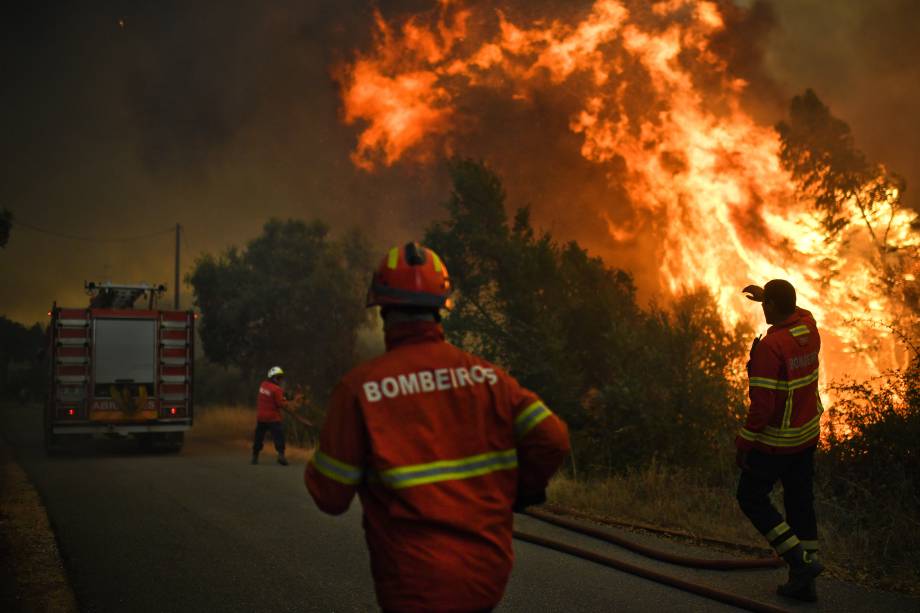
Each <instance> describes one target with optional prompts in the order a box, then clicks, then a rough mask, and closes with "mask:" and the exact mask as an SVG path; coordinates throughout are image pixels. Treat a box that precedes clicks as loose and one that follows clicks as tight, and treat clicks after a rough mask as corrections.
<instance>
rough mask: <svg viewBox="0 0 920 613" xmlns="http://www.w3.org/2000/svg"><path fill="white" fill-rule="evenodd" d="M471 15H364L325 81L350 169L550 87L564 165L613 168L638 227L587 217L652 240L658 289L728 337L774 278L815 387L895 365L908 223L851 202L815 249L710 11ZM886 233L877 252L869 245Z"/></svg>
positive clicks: (371, 164)
mask: <svg viewBox="0 0 920 613" xmlns="http://www.w3.org/2000/svg"><path fill="white" fill-rule="evenodd" d="M473 16H474V14H473V12H472V11H471V10H469V9H466V8H463V7H457V6H453V5H452V4H451V3H450V2H449V1H448V0H442V1H441V2H440V3H439V7H438V9H437V11H436V14H434V15H423V16H415V17H413V18H411V19H408V20H406V21H403V22H402V23H401V24H389V23H387V21H386V20H385V19H384V18H383V17H382V16H381V15H380V14H379V13H378V14H377V15H376V26H377V37H376V44H375V47H374V49H373V50H372V51H370V52H369V53H365V54H359V55H358V56H357V57H356V59H355V61H354V62H353V63H351V64H349V65H348V66H346V67H345V70H344V71H343V74H342V77H341V82H342V95H343V101H344V108H345V120H346V121H347V122H348V123H353V122H364V127H363V129H362V131H361V133H360V136H359V140H358V145H357V148H356V150H355V152H354V154H353V161H354V162H355V164H357V165H358V166H360V167H362V168H365V169H367V170H372V169H374V168H375V167H376V166H378V165H392V164H394V163H395V162H396V161H397V160H400V159H402V158H404V157H406V156H407V155H409V156H412V157H413V158H415V159H425V158H428V157H430V155H431V153H432V152H433V151H437V150H438V148H440V147H444V146H450V137H451V135H456V134H458V133H462V131H463V129H464V123H465V122H467V123H468V122H472V121H474V119H472V118H471V117H470V116H472V117H475V109H474V112H473V113H467V114H466V115H464V114H461V113H459V112H458V109H457V106H456V105H457V101H458V98H459V97H460V96H461V95H463V94H464V92H466V91H468V90H470V89H473V88H491V89H493V90H495V91H497V92H508V95H510V96H512V97H513V98H520V99H525V100H526V99H528V98H529V97H530V95H531V93H532V92H533V91H535V90H536V89H538V88H554V87H555V88H564V89H565V90H566V91H569V92H571V93H572V95H574V96H577V98H578V100H579V107H580V111H579V112H577V113H575V114H574V116H572V117H571V118H570V123H569V127H570V129H571V130H572V131H573V132H574V133H576V134H578V135H580V136H581V137H582V138H583V144H582V147H581V154H582V155H583V156H584V157H585V158H586V159H587V160H590V161H592V162H595V163H597V164H601V165H609V167H610V168H611V169H612V168H614V167H616V168H619V169H622V168H623V167H624V166H625V171H622V170H621V171H618V172H617V173H616V178H617V180H618V181H621V182H622V183H623V187H624V188H625V189H626V190H627V193H628V194H629V197H630V200H631V201H632V204H633V206H634V207H635V208H636V210H637V211H638V212H639V214H638V215H634V216H633V217H632V219H633V221H632V222H630V223H629V224H628V225H624V224H618V223H615V222H614V221H612V216H610V215H607V211H606V209H605V203H603V202H599V203H597V207H598V210H599V214H600V215H601V217H603V218H605V219H607V220H608V226H609V231H610V235H611V237H612V239H613V240H615V241H628V240H630V239H631V238H633V237H636V236H637V235H639V234H640V233H649V232H651V233H654V234H655V235H656V236H657V237H658V243H659V245H660V249H659V250H658V253H657V254H655V255H656V256H657V257H658V258H659V263H658V273H659V278H660V281H661V285H662V289H663V290H665V291H670V292H679V291H681V290H682V289H685V288H688V287H694V286H704V287H706V288H709V289H710V290H711V291H713V292H714V294H715V296H716V299H717V301H718V303H719V305H720V308H721V309H722V312H723V314H724V317H725V318H726V321H727V322H729V323H736V322H738V321H739V320H747V321H750V322H751V323H752V324H754V325H755V326H757V327H760V326H762V319H761V318H760V314H759V312H758V309H753V308H752V305H751V304H750V303H748V302H746V301H745V300H744V299H743V298H742V296H741V294H740V292H739V290H740V288H742V287H744V286H745V285H747V284H749V283H752V282H755V283H760V284H762V283H764V282H765V281H767V280H769V279H773V278H785V279H788V280H789V281H790V282H792V283H793V285H794V286H795V287H796V289H797V291H798V295H799V302H800V304H802V305H803V306H805V307H806V308H809V309H811V310H812V311H813V312H814V314H815V316H816V318H817V319H818V322H819V325H820V326H821V327H822V328H823V330H824V336H823V339H824V351H823V354H824V364H825V365H829V366H826V367H825V375H826V376H825V379H827V377H828V376H829V377H835V376H840V375H847V376H852V377H865V376H869V375H873V374H876V373H878V372H880V371H881V370H882V369H885V368H890V367H895V366H897V365H899V361H901V360H903V355H900V354H899V353H898V351H897V350H896V345H897V344H896V343H895V342H894V339H892V338H891V333H890V331H889V330H888V329H886V328H885V327H884V326H878V325H876V323H875V322H888V321H891V319H892V317H893V316H894V315H895V314H896V313H897V311H898V309H899V306H898V304H897V303H896V301H894V300H893V299H891V298H889V296H887V295H886V288H885V287H883V285H882V284H880V282H879V279H878V273H877V271H878V266H877V264H878V263H879V259H880V258H883V257H884V252H885V250H888V249H890V248H904V247H916V246H917V245H918V239H917V236H916V234H915V233H914V232H913V231H912V230H911V222H912V221H913V220H914V215H913V214H911V213H909V212H905V211H903V210H900V209H897V208H895V207H894V204H893V203H894V202H896V201H897V194H896V193H895V194H888V196H889V198H887V199H886V200H885V201H883V202H874V203H871V206H869V207H868V212H869V213H868V215H866V211H867V207H865V206H864V207H862V208H860V207H858V206H857V205H856V202H855V201H850V202H848V203H846V209H845V211H844V215H845V216H846V217H848V218H850V220H851V223H850V224H849V225H847V226H846V229H845V230H844V232H843V233H842V234H840V235H839V236H837V237H835V238H834V239H833V240H828V238H827V233H826V232H825V231H824V230H823V229H822V227H821V225H820V222H819V220H818V218H817V216H816V215H815V213H814V207H813V205H812V203H810V202H808V201H807V199H804V198H802V197H801V196H800V195H799V194H798V193H797V190H796V186H795V184H794V183H793V181H792V178H791V176H790V175H789V173H788V172H787V171H785V170H784V169H783V167H782V165H781V163H780V156H779V149H780V141H779V137H778V135H777V133H776V132H775V131H774V130H773V129H772V128H770V127H766V126H763V125H758V124H757V122H755V121H754V119H753V118H752V117H751V115H750V114H749V113H747V112H746V111H745V109H744V108H743V106H742V103H741V99H742V98H741V96H742V93H743V92H744V90H745V88H746V86H747V83H745V82H744V81H743V80H741V79H738V78H735V77H732V76H731V75H730V74H729V70H728V68H727V66H726V62H725V61H724V60H723V58H721V57H720V56H719V55H718V54H717V53H716V52H715V51H714V50H713V49H712V44H711V43H712V40H713V37H714V36H716V35H717V34H718V33H719V32H721V31H722V30H723V29H724V28H725V24H724V14H723V11H722V9H721V8H720V6H719V5H718V4H716V3H714V2H708V1H705V0H666V1H662V2H656V3H638V2H636V3H633V5H630V6H629V7H627V6H625V5H624V3H621V2H619V1H617V0H597V2H595V3H594V5H593V7H592V8H591V9H590V11H589V12H587V13H586V14H583V15H582V17H581V18H580V20H579V21H577V22H573V23H564V22H562V21H559V20H553V21H538V22H534V23H529V24H515V23H512V22H511V20H510V19H509V18H508V17H507V16H506V14H505V13H503V12H502V11H495V12H494V13H491V14H490V15H476V16H475V18H474V19H471V17H473ZM490 19H491V23H492V25H491V27H487V26H484V25H482V24H485V23H489V20H490ZM472 22H475V23H476V24H478V25H477V28H478V30H481V31H476V32H473V31H472V29H473V28H472V26H471V25H470V24H471V23H472ZM611 176H613V173H612V171H611ZM886 224H888V226H889V228H890V229H889V232H888V236H887V239H886V244H884V245H879V242H878V239H877V236H873V234H872V232H873V230H874V229H876V227H877V226H879V225H881V226H885V225H886ZM880 254H881V255H880ZM910 278H911V277H910V276H908V279H910ZM887 289H889V290H890V286H889V287H888V288H887Z"/></svg>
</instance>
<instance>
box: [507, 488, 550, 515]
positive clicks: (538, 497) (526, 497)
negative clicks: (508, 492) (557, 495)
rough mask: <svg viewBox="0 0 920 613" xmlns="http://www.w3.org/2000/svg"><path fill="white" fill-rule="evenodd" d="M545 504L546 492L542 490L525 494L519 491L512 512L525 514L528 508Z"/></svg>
mask: <svg viewBox="0 0 920 613" xmlns="http://www.w3.org/2000/svg"><path fill="white" fill-rule="evenodd" d="M544 502H546V490H540V491H539V492H536V493H531V494H525V493H523V492H520V491H519V492H518V495H517V499H516V500H515V501H514V505H513V506H512V507H511V510H512V511H514V512H515V513H523V512H524V511H525V510H526V509H527V507H529V506H532V505H535V504H543V503H544Z"/></svg>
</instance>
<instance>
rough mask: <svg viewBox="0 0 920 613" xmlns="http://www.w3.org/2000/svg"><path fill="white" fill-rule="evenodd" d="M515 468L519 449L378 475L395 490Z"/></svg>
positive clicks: (404, 467)
mask: <svg viewBox="0 0 920 613" xmlns="http://www.w3.org/2000/svg"><path fill="white" fill-rule="evenodd" d="M512 468H517V450H516V449H507V450H505V451H494V452H490V453H480V454H478V455H474V456H469V457H466V458H458V459H456V460H440V461H437V462H429V463H427V464H413V465H411V466H399V467H397V468H390V469H388V470H385V471H382V472H381V473H379V475H378V476H379V479H380V481H381V482H382V483H383V484H384V485H385V486H387V487H389V488H392V489H402V488H406V487H414V486H416V485H425V484H428V483H437V482H439V481H457V480H460V479H469V478H471V477H478V476H480V475H486V474H488V473H492V472H495V471H499V470H510V469H512Z"/></svg>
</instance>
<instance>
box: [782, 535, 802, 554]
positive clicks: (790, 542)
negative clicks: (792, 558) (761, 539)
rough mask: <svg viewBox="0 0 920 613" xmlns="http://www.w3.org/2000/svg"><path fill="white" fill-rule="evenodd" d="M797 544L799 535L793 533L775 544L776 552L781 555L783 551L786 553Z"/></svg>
mask: <svg viewBox="0 0 920 613" xmlns="http://www.w3.org/2000/svg"><path fill="white" fill-rule="evenodd" d="M798 544H799V537H797V536H796V535H794V534H793V535H792V536H790V537H789V538H787V539H786V540H785V541H783V542H782V543H780V544H779V545H777V546H776V553H778V554H779V555H783V554H784V553H786V552H787V551H789V550H790V549H792V548H793V547H795V546H796V545H798Z"/></svg>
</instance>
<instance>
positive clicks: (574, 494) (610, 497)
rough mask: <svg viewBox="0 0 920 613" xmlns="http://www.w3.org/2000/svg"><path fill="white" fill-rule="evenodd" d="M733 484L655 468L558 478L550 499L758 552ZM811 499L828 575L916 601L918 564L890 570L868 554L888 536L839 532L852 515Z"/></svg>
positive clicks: (760, 539) (758, 542)
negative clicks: (911, 596)
mask: <svg viewBox="0 0 920 613" xmlns="http://www.w3.org/2000/svg"><path fill="white" fill-rule="evenodd" d="M736 483H737V481H735V482H734V483H732V482H731V479H730V478H729V477H726V479H725V483H724V484H721V485H720V484H715V483H707V482H706V481H705V480H703V479H702V478H700V477H699V476H698V475H696V474H694V473H693V472H692V471H690V470H686V469H680V468H677V469H674V468H669V467H666V466H662V465H660V464H656V463H654V462H653V463H651V464H650V465H649V466H648V467H646V468H644V469H641V470H633V471H628V472H626V473H625V474H622V475H614V476H611V477H609V478H606V479H597V480H588V481H585V480H578V481H576V480H573V479H572V478H571V477H569V476H562V475H560V476H557V477H556V478H555V479H553V481H552V483H551V484H550V487H549V491H548V498H549V501H550V502H551V503H553V504H557V505H560V506H563V507H567V508H570V509H574V510H576V511H579V512H581V513H586V514H590V515H594V516H599V517H606V518H609V519H612V520H615V521H623V522H630V523H636V524H639V525H649V526H654V527H658V528H664V529H668V530H675V531H680V532H685V533H689V534H691V535H693V536H695V537H698V538H701V539H715V540H718V541H727V542H731V543H737V544H739V545H743V546H745V547H757V548H764V547H765V546H766V543H765V542H764V540H763V537H761V536H760V534H759V533H758V532H757V531H756V530H755V529H754V528H753V526H751V524H750V522H749V521H748V519H747V518H746V517H745V516H744V515H743V514H742V513H741V511H740V510H739V508H738V504H737V502H736V501H735V490H734V486H735V484H736ZM777 490H778V491H776V492H774V493H775V494H776V496H775V497H774V504H776V505H777V508H778V509H782V498H781V487H777ZM816 499H817V500H816V509H817V511H818V528H819V533H820V541H821V557H822V560H823V561H824V562H825V563H826V564H827V565H828V568H829V569H830V571H831V574H833V575H835V576H837V577H840V578H844V579H848V580H852V581H856V582H858V583H862V584H864V585H870V586H874V587H881V588H884V589H895V590H899V591H903V592H908V593H913V594H918V593H920V570H918V564H911V565H904V566H900V565H897V566H896V565H892V564H891V563H890V562H889V561H888V560H886V559H885V558H884V557H881V556H882V554H879V553H877V548H876V549H873V548H872V547H871V546H870V544H872V543H875V542H877V541H878V540H880V539H890V538H891V535H890V534H887V532H888V531H886V532H885V533H881V530H877V531H875V532H874V531H873V529H872V526H871V525H870V526H865V527H864V528H863V530H862V531H861V532H860V533H857V534H854V533H851V532H849V531H847V530H846V528H845V526H847V525H850V524H852V516H853V511H852V510H848V509H844V508H841V507H835V506H833V505H831V504H829V503H828V499H827V497H825V496H824V495H823V494H822V492H820V491H818V492H816ZM918 562H920V559H918Z"/></svg>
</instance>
